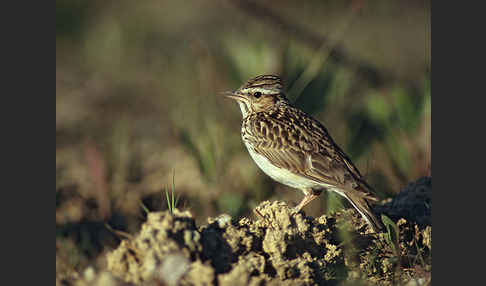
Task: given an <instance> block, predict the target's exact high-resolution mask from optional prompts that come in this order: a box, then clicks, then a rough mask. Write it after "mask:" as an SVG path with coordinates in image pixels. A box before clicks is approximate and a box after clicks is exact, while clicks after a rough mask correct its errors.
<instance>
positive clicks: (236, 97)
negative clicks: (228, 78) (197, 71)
mask: <svg viewBox="0 0 486 286" xmlns="http://www.w3.org/2000/svg"><path fill="white" fill-rule="evenodd" d="M221 94H222V95H224V96H226V97H229V98H232V99H234V100H236V101H245V98H244V97H243V96H241V95H240V94H238V93H236V92H235V91H224V92H222V93H221Z"/></svg>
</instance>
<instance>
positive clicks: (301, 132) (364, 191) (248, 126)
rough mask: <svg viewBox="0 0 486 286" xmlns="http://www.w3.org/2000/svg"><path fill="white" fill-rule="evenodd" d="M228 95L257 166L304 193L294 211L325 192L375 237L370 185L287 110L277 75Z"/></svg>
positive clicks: (322, 134) (321, 134)
mask: <svg viewBox="0 0 486 286" xmlns="http://www.w3.org/2000/svg"><path fill="white" fill-rule="evenodd" d="M227 96H228V97H231V98H233V99H235V100H236V101H237V102H238V104H239V105H240V109H241V111H242V114H243V124H242V129H241V132H242V139H243V142H244V143H245V145H246V147H247V148H248V151H249V153H250V155H251V156H252V158H253V159H254V161H255V162H256V163H257V165H258V166H259V167H260V168H261V169H262V170H263V171H264V172H265V173H266V174H267V175H269V176H270V177H272V178H273V179H274V180H276V181H278V182H280V183H283V184H285V185H288V186H291V187H294V188H298V189H301V190H302V191H303V192H304V194H305V197H304V198H303V200H302V201H301V202H300V203H299V205H298V206H297V207H296V210H297V211H300V210H301V209H302V208H303V207H304V206H305V205H307V204H308V203H309V202H310V201H312V200H313V199H314V198H316V197H317V196H318V195H319V194H320V193H321V191H322V190H323V189H327V190H331V191H334V192H337V193H338V194H340V195H342V196H344V197H345V198H346V199H348V201H349V202H350V203H351V204H352V205H353V206H354V207H355V208H356V210H358V212H359V213H360V214H361V215H362V216H363V218H364V219H365V220H366V221H367V222H368V223H369V225H370V226H371V227H372V228H373V230H374V231H375V232H378V231H380V230H381V229H382V228H383V225H382V224H381V222H380V221H379V220H378V219H377V218H376V217H375V216H374V214H373V213H372V212H371V209H370V206H369V203H368V201H369V200H376V199H375V198H374V196H373V195H372V193H371V188H370V186H369V185H368V184H367V183H366V182H365V181H364V179H363V177H362V176H361V174H360V172H359V171H358V169H357V168H356V167H355V166H354V164H353V163H352V162H351V160H350V159H349V157H348V156H347V155H346V154H345V153H344V152H343V151H342V150H341V148H339V146H338V145H337V144H336V143H335V142H334V140H333V139H332V138H331V136H330V135H329V133H328V132H327V130H326V128H325V127H324V126H323V125H322V124H320V123H319V122H318V121H317V120H315V119H313V118H312V117H311V116H309V115H307V114H306V113H304V112H303V111H301V110H299V109H297V108H295V107H293V106H292V105H290V103H289V102H288V100H287V98H286V97H285V95H284V92H283V85H282V81H281V79H280V78H279V77H278V76H275V75H261V76H258V77H255V78H253V79H250V80H249V81H248V82H246V83H245V84H244V85H242V86H241V87H240V88H239V89H238V90H236V91H234V92H231V93H230V94H229V95H227Z"/></svg>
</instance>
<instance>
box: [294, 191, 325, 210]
mask: <svg viewBox="0 0 486 286" xmlns="http://www.w3.org/2000/svg"><path fill="white" fill-rule="evenodd" d="M302 191H303V192H304V198H303V199H302V201H300V203H299V204H298V205H297V206H296V207H295V208H294V211H295V212H299V211H300V210H301V209H303V208H304V207H305V206H306V205H307V204H308V203H310V202H311V201H312V200H313V199H315V198H317V197H318V196H319V195H320V194H321V191H317V190H312V189H303V190H302Z"/></svg>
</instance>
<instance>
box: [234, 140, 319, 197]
mask: <svg viewBox="0 0 486 286" xmlns="http://www.w3.org/2000/svg"><path fill="white" fill-rule="evenodd" d="M243 142H245V141H243ZM245 145H246V148H247V149H248V152H249V153H250V156H251V157H252V158H253V160H254V161H255V163H256V164H257V165H258V167H260V169H262V170H263V172H265V174H267V175H268V176H270V177H271V178H272V179H274V180H275V181H277V182H279V183H281V184H284V185H287V186H289V187H292V188H297V189H303V188H319V187H322V186H321V185H320V184H317V183H316V182H314V181H312V180H309V179H307V178H304V177H302V176H299V175H296V174H294V173H292V172H290V171H288V170H285V169H282V168H279V167H276V166H275V165H273V164H272V163H270V161H269V160H268V159H267V158H266V157H264V156H262V155H260V154H258V153H256V152H255V151H254V150H253V148H252V147H251V146H250V145H249V144H247V143H246V142H245Z"/></svg>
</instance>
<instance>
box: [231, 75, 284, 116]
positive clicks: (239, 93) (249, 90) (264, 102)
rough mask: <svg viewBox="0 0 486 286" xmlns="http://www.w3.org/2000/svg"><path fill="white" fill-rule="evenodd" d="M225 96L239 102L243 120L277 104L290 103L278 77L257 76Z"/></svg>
mask: <svg viewBox="0 0 486 286" xmlns="http://www.w3.org/2000/svg"><path fill="white" fill-rule="evenodd" d="M225 95H226V96H227V97H229V98H232V99H234V100H236V101H237V102H238V104H239V105H240V109H241V113H242V114H243V118H245V117H246V116H247V115H249V114H251V113H255V112H261V111H268V110H271V109H273V108H275V106H276V105H277V104H281V103H288V100H287V98H286V97H285V94H284V92H283V85H282V80H281V79H280V77H278V76H276V75H260V76H257V77H255V78H252V79H250V80H248V81H247V82H246V83H245V84H243V85H242V86H241V87H240V88H238V89H237V90H235V91H232V92H227V93H225Z"/></svg>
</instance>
